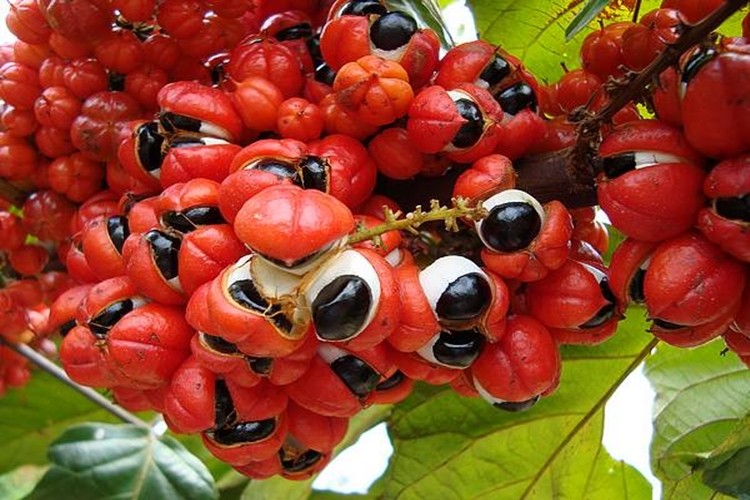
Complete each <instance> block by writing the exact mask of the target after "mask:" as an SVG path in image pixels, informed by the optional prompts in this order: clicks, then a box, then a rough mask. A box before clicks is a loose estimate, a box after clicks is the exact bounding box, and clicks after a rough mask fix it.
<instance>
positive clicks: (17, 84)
mask: <svg viewBox="0 0 750 500" xmlns="http://www.w3.org/2000/svg"><path fill="white" fill-rule="evenodd" d="M41 93H42V88H41V86H40V85H39V77H38V76H37V70H36V69H34V68H30V67H29V66H26V65H24V64H21V63H17V62H7V63H5V64H3V65H2V66H0V98H2V99H3V101H5V102H7V103H8V104H10V105H11V106H14V107H16V108H18V109H32V108H33V107H34V102H35V101H36V100H37V98H38V97H39V96H40V95H41Z"/></svg>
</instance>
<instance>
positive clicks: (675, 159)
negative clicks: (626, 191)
mask: <svg viewBox="0 0 750 500" xmlns="http://www.w3.org/2000/svg"><path fill="white" fill-rule="evenodd" d="M623 154H624V153H623ZM632 154H633V155H635V168H636V170H637V169H639V168H646V167H653V166H654V165H661V164H662V163H690V161H688V160H686V159H685V158H682V157H681V156H677V155H673V154H670V153H662V152H661V151H634V152H633V153H632ZM614 156H618V155H614Z"/></svg>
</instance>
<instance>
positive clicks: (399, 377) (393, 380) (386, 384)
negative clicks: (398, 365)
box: [375, 370, 406, 391]
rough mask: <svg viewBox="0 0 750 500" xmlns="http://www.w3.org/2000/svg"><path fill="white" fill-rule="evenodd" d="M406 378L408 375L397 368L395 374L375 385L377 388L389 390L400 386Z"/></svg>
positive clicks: (377, 389)
mask: <svg viewBox="0 0 750 500" xmlns="http://www.w3.org/2000/svg"><path fill="white" fill-rule="evenodd" d="M405 380H406V376H405V375H404V374H403V373H402V372H401V371H400V370H396V372H395V373H394V374H393V375H391V376H390V377H388V378H387V379H385V380H383V381H382V382H380V383H379V384H378V385H377V386H375V390H376V391H387V390H388V389H393V388H394V387H396V386H398V385H399V384H401V383H402V382H404V381H405Z"/></svg>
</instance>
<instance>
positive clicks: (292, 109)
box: [276, 97, 323, 142]
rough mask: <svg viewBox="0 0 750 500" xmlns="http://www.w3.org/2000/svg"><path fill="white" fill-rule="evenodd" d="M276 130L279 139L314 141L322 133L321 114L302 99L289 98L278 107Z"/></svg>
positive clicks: (310, 103)
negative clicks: (279, 136)
mask: <svg viewBox="0 0 750 500" xmlns="http://www.w3.org/2000/svg"><path fill="white" fill-rule="evenodd" d="M276 129H277V130H278V131H279V135H281V137H285V138H291V139H297V140H299V141H304V142H307V141H314V140H316V139H318V138H319V137H320V135H321V134H322V133H323V112H322V111H321V110H320V108H319V107H318V105H317V104H314V103H312V102H310V101H308V100H307V99H305V98H303V97H291V98H289V99H287V100H285V101H283V102H282V103H281V104H280V105H279V107H278V113H277V118H276Z"/></svg>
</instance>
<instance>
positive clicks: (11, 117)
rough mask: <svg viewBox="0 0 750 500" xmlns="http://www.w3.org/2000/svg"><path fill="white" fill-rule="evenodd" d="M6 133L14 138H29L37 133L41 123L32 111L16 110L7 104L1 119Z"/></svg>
mask: <svg viewBox="0 0 750 500" xmlns="http://www.w3.org/2000/svg"><path fill="white" fill-rule="evenodd" d="M0 122H1V123H2V126H3V128H4V129H5V132H6V133H7V134H9V135H12V136H13V137H19V138H21V137H29V136H30V135H32V134H33V133H34V131H36V129H37V127H38V126H39V122H37V120H36V116H34V112H33V111H32V110H30V109H16V108H14V107H13V106H11V105H9V104H6V105H5V109H4V110H3V112H2V117H1V118H0Z"/></svg>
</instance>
